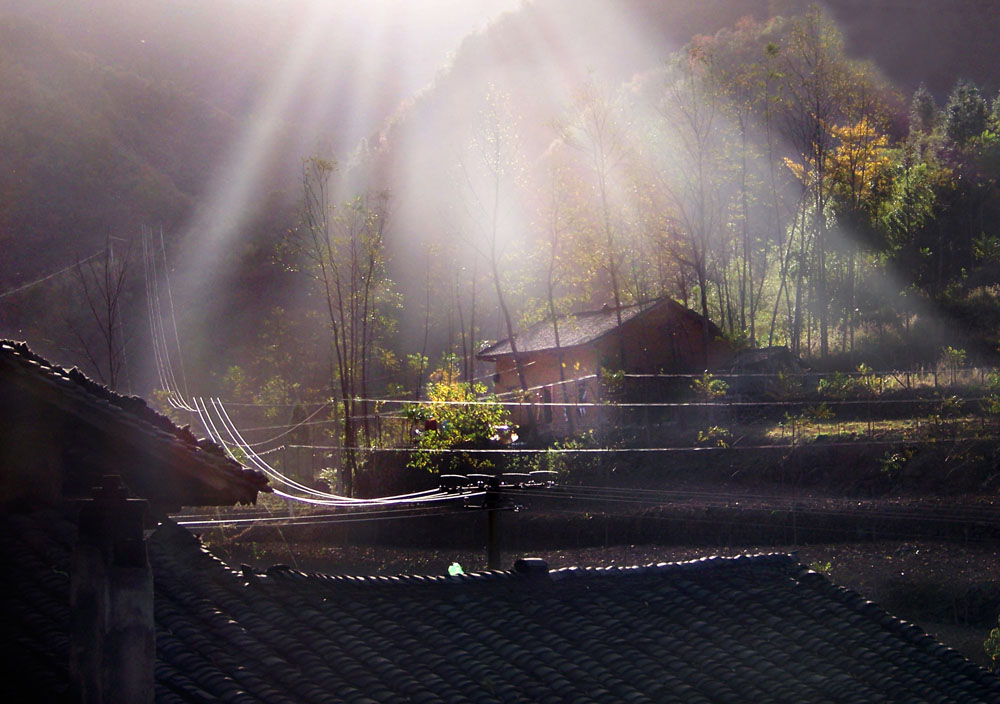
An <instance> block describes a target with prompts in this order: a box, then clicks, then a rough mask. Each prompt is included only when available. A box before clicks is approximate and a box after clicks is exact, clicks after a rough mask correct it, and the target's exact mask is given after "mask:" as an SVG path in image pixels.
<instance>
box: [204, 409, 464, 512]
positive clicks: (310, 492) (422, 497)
mask: <svg viewBox="0 0 1000 704" xmlns="http://www.w3.org/2000/svg"><path fill="white" fill-rule="evenodd" d="M197 401H198V400H197V399H196V405H198V403H197ZM210 401H211V403H212V409H213V410H214V411H215V413H216V415H217V416H218V418H219V420H220V423H221V424H222V426H223V427H224V428H225V430H226V432H227V434H229V436H230V438H231V440H232V441H233V443H232V444H233V446H235V447H238V448H240V449H242V450H244V451H245V452H247V457H248V459H250V460H251V461H252V462H253V464H254V465H255V466H256V467H258V468H259V469H260V470H261V471H263V472H264V473H265V474H266V475H267V476H269V477H271V478H273V479H275V480H276V481H278V482H279V483H282V484H285V485H286V486H289V487H291V488H294V489H296V490H298V491H300V492H302V493H304V494H306V495H307V496H306V497H302V496H295V495H292V494H287V493H285V492H276V493H278V495H279V496H282V497H283V498H286V499H290V500H295V501H302V502H305V503H311V504H319V505H339V506H343V505H352V506H364V505H390V504H403V503H423V502H428V501H444V500H449V501H450V500H453V499H455V498H456V495H455V494H454V493H445V492H440V491H436V490H431V491H422V492H414V493H410V494H401V495H397V496H390V497H380V498H375V499H359V498H353V497H347V496H342V495H339V494H332V493H328V492H322V491H318V490H316V489H313V488H311V487H309V486H306V485H304V484H301V483H299V482H296V481H295V480H293V479H291V478H289V477H287V476H285V475H284V474H282V473H281V472H279V471H277V470H276V469H275V468H274V467H272V466H271V465H269V464H268V463H267V462H265V461H264V460H262V459H261V458H260V457H259V456H258V455H257V454H256V453H255V452H254V451H253V448H249V447H248V446H247V444H246V442H245V440H244V439H243V437H242V435H241V434H240V431H239V430H238V429H237V428H236V426H235V424H233V422H232V420H231V419H230V417H229V414H228V412H227V411H226V409H225V406H224V405H223V404H222V402H221V401H220V400H219V399H215V398H213V399H210ZM200 405H201V406H202V408H203V410H204V412H205V414H206V416H207V418H208V421H209V423H210V424H211V425H212V429H213V431H214V432H215V436H216V437H217V438H219V439H220V440H222V439H223V438H222V435H221V433H219V432H218V429H217V428H216V427H215V425H214V421H212V418H211V413H210V412H209V410H208V406H207V404H206V403H205V400H204V399H200Z"/></svg>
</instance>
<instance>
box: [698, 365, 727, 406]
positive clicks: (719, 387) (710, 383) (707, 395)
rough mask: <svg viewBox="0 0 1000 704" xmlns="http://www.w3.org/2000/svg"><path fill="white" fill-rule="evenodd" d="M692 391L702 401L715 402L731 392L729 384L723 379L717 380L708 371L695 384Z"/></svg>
mask: <svg viewBox="0 0 1000 704" xmlns="http://www.w3.org/2000/svg"><path fill="white" fill-rule="evenodd" d="M691 390H692V391H694V393H695V395H696V396H697V397H698V398H699V399H701V400H702V401H713V400H715V399H717V398H722V397H723V396H725V395H726V392H727V391H729V384H727V383H726V382H725V381H723V380H722V379H716V378H715V377H714V376H712V375H711V374H710V373H709V372H708V371H707V370H706V371H705V372H704V373H703V374H702V375H701V376H700V377H698V378H697V379H695V380H694V381H693V382H691Z"/></svg>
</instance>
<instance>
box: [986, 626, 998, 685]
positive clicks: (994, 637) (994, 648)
mask: <svg viewBox="0 0 1000 704" xmlns="http://www.w3.org/2000/svg"><path fill="white" fill-rule="evenodd" d="M983 648H984V649H985V650H986V654H987V655H989V656H990V660H991V661H992V663H993V671H994V672H996V671H997V670H998V669H1000V617H998V618H997V627H996V628H994V629H993V630H992V631H990V634H989V635H988V636H987V637H986V641H985V642H984V643H983Z"/></svg>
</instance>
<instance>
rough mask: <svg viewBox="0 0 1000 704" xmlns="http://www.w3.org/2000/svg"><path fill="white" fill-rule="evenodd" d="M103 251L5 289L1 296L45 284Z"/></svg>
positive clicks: (101, 251)
mask: <svg viewBox="0 0 1000 704" xmlns="http://www.w3.org/2000/svg"><path fill="white" fill-rule="evenodd" d="M103 253H104V250H103V249H101V250H99V251H97V252H95V253H93V254H91V255H90V256H89V257H85V258H83V259H81V260H79V261H77V262H74V263H73V264H70V265H69V266H66V267H63V268H62V269H60V270H59V271H54V272H52V273H51V274H46V275H45V276H43V277H42V278H40V279H35V280H34V281H31V282H29V283H26V284H23V285H21V286H18V287H17V288H13V289H11V290H9V291H4V292H3V293H0V298H6V297H7V296H13V295H14V294H17V293H21V291H27V290H28V289H29V288H33V287H34V286H37V285H39V284H43V283H45V282H46V281H48V280H49V279H54V278H55V277H57V276H59V275H60V274H65V273H66V272H67V271H69V270H70V269H74V268H76V267H77V266H79V265H80V264H83V263H84V262H89V261H90V260H91V259H94V258H95V257H99V256H100V255H101V254H103Z"/></svg>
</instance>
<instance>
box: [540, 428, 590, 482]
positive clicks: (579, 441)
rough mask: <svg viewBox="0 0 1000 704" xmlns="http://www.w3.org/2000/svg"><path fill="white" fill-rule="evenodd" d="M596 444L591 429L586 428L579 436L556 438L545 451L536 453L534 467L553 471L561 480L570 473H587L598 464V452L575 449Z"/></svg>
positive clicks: (587, 447) (566, 477)
mask: <svg viewBox="0 0 1000 704" xmlns="http://www.w3.org/2000/svg"><path fill="white" fill-rule="evenodd" d="M597 446H598V444H597V440H596V438H595V437H594V431H593V430H588V431H587V432H586V433H583V434H582V435H580V436H579V437H575V438H565V439H563V440H556V441H555V442H554V443H552V446H551V447H550V448H549V450H548V451H547V452H543V453H539V454H538V455H536V457H537V458H538V459H537V460H536V463H535V466H534V469H538V470H545V471H549V472H555V473H556V474H557V476H558V477H559V478H560V479H561V480H566V479H568V478H570V477H571V476H572V475H580V474H587V473H588V472H590V471H592V470H595V469H596V468H597V467H598V465H599V464H600V454H599V453H594V452H577V451H578V450H584V449H590V448H596V447H597Z"/></svg>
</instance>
